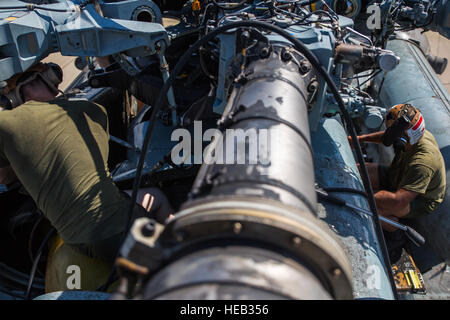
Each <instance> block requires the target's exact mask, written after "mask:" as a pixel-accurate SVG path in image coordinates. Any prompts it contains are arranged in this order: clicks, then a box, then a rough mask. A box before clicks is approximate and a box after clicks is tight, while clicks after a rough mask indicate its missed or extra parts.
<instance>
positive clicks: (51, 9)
mask: <svg viewBox="0 0 450 320" xmlns="http://www.w3.org/2000/svg"><path fill="white" fill-rule="evenodd" d="M22 9H25V10H29V11H33V10H44V11H53V12H75V10H73V9H57V8H47V7H43V6H38V5H35V4H33V3H30V4H28V5H26V6H8V7H0V10H22Z"/></svg>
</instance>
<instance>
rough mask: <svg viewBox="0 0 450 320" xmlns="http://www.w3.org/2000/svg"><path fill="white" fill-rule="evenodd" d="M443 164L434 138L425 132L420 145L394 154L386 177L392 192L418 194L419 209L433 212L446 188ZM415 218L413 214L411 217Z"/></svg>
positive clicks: (442, 197)
mask: <svg viewBox="0 0 450 320" xmlns="http://www.w3.org/2000/svg"><path fill="white" fill-rule="evenodd" d="M445 175H446V171H445V163H444V159H443V157H442V154H441V151H440V150H439V146H438V144H437V143H436V140H435V139H434V137H433V135H432V134H431V133H430V132H429V131H427V130H425V133H424V135H423V137H422V138H421V139H420V140H419V142H418V143H417V144H415V145H413V146H412V147H411V148H410V149H409V150H407V151H406V152H397V153H396V155H395V157H394V160H393V161H392V164H391V166H390V167H389V176H390V180H391V182H392V187H393V190H394V191H396V190H398V189H405V190H409V191H413V192H417V193H418V194H419V195H418V196H417V198H416V199H417V201H416V200H415V201H416V202H418V203H420V204H421V205H420V206H421V208H420V207H417V208H415V210H426V211H427V212H426V213H429V212H432V211H433V210H434V209H435V208H436V206H437V205H438V204H439V203H441V202H442V201H443V199H444V195H445V185H446V181H445V180H446V178H445ZM414 215H416V214H414Z"/></svg>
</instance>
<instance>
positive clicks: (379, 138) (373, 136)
mask: <svg viewBox="0 0 450 320" xmlns="http://www.w3.org/2000/svg"><path fill="white" fill-rule="evenodd" d="M383 135H384V131H377V132H373V133H369V134H362V135H360V136H358V141H359V143H362V142H371V143H380V144H381V143H383ZM348 140H349V141H350V144H351V145H352V146H353V143H352V137H350V136H349V137H348Z"/></svg>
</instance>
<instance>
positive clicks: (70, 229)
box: [0, 100, 130, 244]
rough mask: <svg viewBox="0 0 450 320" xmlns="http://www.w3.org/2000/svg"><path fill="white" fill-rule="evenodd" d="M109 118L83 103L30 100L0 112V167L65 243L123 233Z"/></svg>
mask: <svg viewBox="0 0 450 320" xmlns="http://www.w3.org/2000/svg"><path fill="white" fill-rule="evenodd" d="M108 140H109V135H108V117H107V114H106V111H105V109H104V108H103V107H101V106H100V105H97V104H94V103H90V102H87V101H64V100H54V101H53V102H51V103H44V102H36V101H30V102H27V103H25V104H23V105H21V106H20V107H17V108H15V109H13V110H6V111H2V112H1V113H0V167H6V166H9V165H10V166H11V167H12V169H13V171H14V172H15V173H16V175H17V178H18V179H19V180H20V181H21V183H22V184H23V185H24V186H25V189H26V190H27V192H28V193H29V194H30V196H31V197H32V198H33V200H34V201H35V202H36V204H37V206H38V208H39V209H40V210H41V211H42V212H43V213H44V214H45V216H46V217H47V219H48V220H49V221H50V222H51V224H52V225H53V226H54V227H55V228H56V229H57V230H58V233H59V234H60V236H61V237H62V239H63V240H64V242H65V243H68V244H80V243H84V244H86V243H94V242H96V241H100V240H104V239H106V238H109V237H111V236H113V235H116V234H118V233H121V232H122V231H123V230H124V228H125V221H126V214H127V212H128V208H129V205H130V202H129V201H130V200H129V199H127V198H126V197H124V195H123V194H122V193H121V192H120V190H119V189H118V188H117V187H116V186H115V185H114V183H113V181H112V179H111V175H110V173H109V171H108V168H107V159H108Z"/></svg>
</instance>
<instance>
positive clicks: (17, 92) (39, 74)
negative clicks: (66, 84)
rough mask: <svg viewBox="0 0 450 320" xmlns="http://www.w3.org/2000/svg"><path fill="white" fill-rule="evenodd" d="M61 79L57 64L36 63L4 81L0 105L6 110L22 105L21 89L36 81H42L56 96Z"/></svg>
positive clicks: (61, 73) (60, 70)
mask: <svg viewBox="0 0 450 320" xmlns="http://www.w3.org/2000/svg"><path fill="white" fill-rule="evenodd" d="M62 78H63V72H62V69H61V68H60V67H59V66H58V65H57V64H55V63H52V62H51V63H38V64H37V65H34V66H32V67H31V68H29V69H28V70H27V71H25V72H23V73H19V74H16V75H14V76H13V77H11V78H10V79H8V80H7V81H6V84H7V85H6V86H5V87H4V88H3V89H2V91H1V94H2V96H1V97H0V103H1V105H2V106H3V107H5V108H7V109H12V108H15V107H17V106H20V105H21V104H23V103H24V98H23V95H22V90H21V89H22V87H23V86H24V85H26V84H28V83H30V82H32V81H34V80H36V79H40V80H42V81H43V82H44V83H45V84H46V85H47V87H48V88H49V89H50V90H51V91H52V92H54V93H55V94H56V93H57V92H58V85H59V84H60V83H61V82H62Z"/></svg>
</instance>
